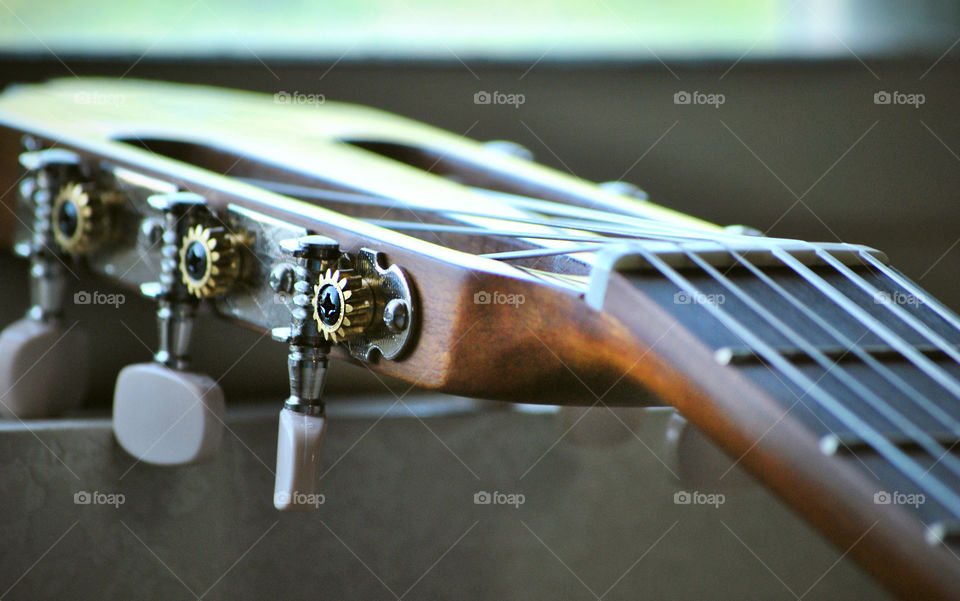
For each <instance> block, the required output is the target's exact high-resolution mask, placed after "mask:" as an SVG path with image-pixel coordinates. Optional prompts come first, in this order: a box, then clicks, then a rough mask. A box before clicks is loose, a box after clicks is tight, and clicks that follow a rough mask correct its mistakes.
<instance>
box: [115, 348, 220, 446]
mask: <svg viewBox="0 0 960 601" xmlns="http://www.w3.org/2000/svg"><path fill="white" fill-rule="evenodd" d="M224 413H225V405H224V400H223V391H222V390H221V389H220V386H219V385H218V384H217V383H216V382H215V381H214V380H213V378H211V377H210V376H207V375H204V374H198V373H191V372H185V371H178V370H175V369H172V368H170V367H167V366H166V365H163V364H161V363H157V362H154V363H139V364H135V365H128V366H127V367H125V368H123V370H121V371H120V375H119V376H118V377H117V387H116V390H115V392H114V402H113V430H114V433H115V435H116V437H117V442H119V443H120V446H122V447H123V448H124V449H125V450H126V451H127V452H128V453H130V454H131V455H133V456H134V457H136V458H137V459H139V460H141V461H145V462H147V463H153V464H156V465H185V464H190V463H196V462H198V461H203V460H205V459H209V458H211V457H212V456H214V455H215V454H216V452H217V450H218V449H219V448H220V441H221V439H222V438H223V423H224V422H223V419H224Z"/></svg>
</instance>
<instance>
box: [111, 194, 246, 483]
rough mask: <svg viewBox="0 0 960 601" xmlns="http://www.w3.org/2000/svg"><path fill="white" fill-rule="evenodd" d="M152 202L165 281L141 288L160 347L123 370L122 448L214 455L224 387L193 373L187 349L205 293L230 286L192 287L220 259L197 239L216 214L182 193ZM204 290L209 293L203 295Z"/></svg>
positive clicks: (178, 456) (173, 459) (150, 453)
mask: <svg viewBox="0 0 960 601" xmlns="http://www.w3.org/2000/svg"><path fill="white" fill-rule="evenodd" d="M148 202H149V203H150V205H151V206H152V207H154V208H156V209H158V210H162V211H163V212H164V215H165V225H164V232H163V243H164V244H163V247H162V249H161V254H162V261H161V273H160V280H159V282H151V283H148V284H144V285H143V286H141V291H142V292H143V293H144V294H145V295H147V296H151V297H153V298H154V299H156V301H157V305H158V308H157V324H158V329H159V350H158V351H157V353H156V355H154V361H153V362H152V363H139V364H136V365H129V366H127V367H125V368H124V369H123V370H122V371H121V372H120V375H119V377H118V378H117V385H116V388H115V390H114V396H113V430H114V434H115V435H116V438H117V442H119V443H120V446H122V447H123V448H124V449H125V450H126V451H127V452H128V453H130V454H131V455H133V456H134V457H136V458H138V459H140V460H141V461H145V462H147V463H154V464H159V465H183V464H189V463H194V462H197V461H201V460H204V459H207V458H209V457H211V456H213V455H214V454H215V453H216V451H217V449H218V448H219V446H220V441H221V440H222V438H223V423H224V422H223V416H224V413H225V406H224V397H223V391H222V390H221V389H220V386H219V384H217V382H216V381H214V380H213V379H212V378H210V377H209V376H207V375H205V374H201V373H195V372H191V371H188V367H189V365H190V360H189V356H188V351H189V346H190V338H191V334H192V332H193V322H194V319H195V317H196V311H197V305H198V302H199V297H201V296H210V295H211V294H212V293H213V291H214V290H217V291H222V290H224V289H225V287H223V288H220V287H215V286H210V287H209V289H208V288H206V287H205V286H200V285H194V286H191V284H192V283H193V284H196V282H194V281H193V280H192V279H191V278H192V277H193V276H194V275H197V276H198V277H207V276H209V275H210V274H211V273H212V270H213V266H215V265H216V261H217V258H216V257H214V256H213V250H214V249H213V246H211V245H208V244H206V245H205V244H201V243H200V242H203V241H209V238H204V239H203V240H200V239H195V238H196V234H197V233H198V232H202V231H203V229H204V225H203V224H204V222H205V221H206V220H208V218H209V217H210V215H209V214H208V213H207V212H206V211H207V209H206V206H205V202H204V199H203V198H202V197H200V196H198V195H196V194H191V193H187V192H178V193H175V194H163V195H157V196H152V197H150V199H148ZM198 228H199V229H198ZM201 238H202V237H201ZM195 242H196V243H197V244H199V246H198V247H197V248H194V247H193V244H194V243H195ZM188 249H189V252H187V250H188ZM231 258H233V257H232V256H231ZM237 261H239V258H237ZM200 289H203V290H204V292H205V293H204V294H197V291H198V290H200ZM206 292H210V293H211V294H206Z"/></svg>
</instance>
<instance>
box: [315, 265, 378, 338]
mask: <svg viewBox="0 0 960 601" xmlns="http://www.w3.org/2000/svg"><path fill="white" fill-rule="evenodd" d="M313 319H314V320H315V321H316V322H317V327H318V328H320V331H321V332H322V333H323V337H324V339H326V340H329V341H331V342H341V341H345V340H351V339H353V338H356V337H357V336H359V335H360V334H361V333H362V332H363V330H364V328H366V327H367V326H368V325H370V322H371V321H373V293H372V292H371V291H370V287H369V286H367V285H366V284H364V283H363V278H362V277H361V276H359V275H356V274H352V273H350V272H347V271H343V272H341V271H340V270H339V269H335V270H331V269H328V270H327V271H326V273H324V274H323V275H322V276H320V278H319V279H318V280H317V284H316V286H314V288H313Z"/></svg>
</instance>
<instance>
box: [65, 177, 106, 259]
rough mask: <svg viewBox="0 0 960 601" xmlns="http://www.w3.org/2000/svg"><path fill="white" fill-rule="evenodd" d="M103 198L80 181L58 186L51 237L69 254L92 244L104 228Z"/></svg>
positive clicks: (89, 247) (98, 238) (87, 247)
mask: <svg viewBox="0 0 960 601" xmlns="http://www.w3.org/2000/svg"><path fill="white" fill-rule="evenodd" d="M104 209H105V207H104V201H103V199H102V198H101V197H100V195H98V194H96V193H94V192H92V191H90V190H89V189H88V187H87V186H84V184H81V183H79V182H69V183H67V184H65V185H64V186H63V187H62V188H60V192H59V193H58V194H57V197H56V199H55V200H54V201H53V215H52V224H51V225H52V226H53V237H54V240H56V242H57V245H58V246H60V248H61V249H62V250H63V251H64V252H66V253H69V254H71V255H73V254H80V253H84V252H86V251H88V250H91V249H92V248H94V247H95V246H96V245H97V244H98V243H99V242H100V241H101V240H102V239H103V238H104V236H105V234H106V232H107V229H108V228H107V223H106V214H105V210H104Z"/></svg>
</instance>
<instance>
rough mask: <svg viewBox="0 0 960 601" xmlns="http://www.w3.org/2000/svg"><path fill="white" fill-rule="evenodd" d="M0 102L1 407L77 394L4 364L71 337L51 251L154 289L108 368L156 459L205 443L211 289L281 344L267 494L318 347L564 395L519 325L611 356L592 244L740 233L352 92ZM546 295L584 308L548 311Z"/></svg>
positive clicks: (311, 409)
mask: <svg viewBox="0 0 960 601" xmlns="http://www.w3.org/2000/svg"><path fill="white" fill-rule="evenodd" d="M281 100H282V99H281ZM0 122H2V125H3V129H2V133H3V137H4V141H5V143H7V144H11V143H12V141H13V140H16V141H17V142H19V144H20V145H21V146H22V148H21V154H20V165H21V167H22V171H21V174H20V175H21V177H20V179H19V181H18V186H19V190H20V201H19V203H18V206H17V208H16V223H15V224H14V225H15V228H14V232H13V235H12V245H13V247H14V250H15V252H17V253H18V254H20V255H21V256H24V257H26V258H29V259H30V260H31V263H32V265H33V268H32V271H31V273H32V275H31V290H32V303H33V307H32V308H31V310H30V313H29V315H28V316H27V317H26V318H24V319H23V320H21V322H18V323H17V324H15V325H14V326H11V327H10V328H8V329H7V330H6V334H5V335H4V337H3V338H2V340H0V346H2V347H3V349H4V351H5V353H4V356H5V357H6V359H5V361H6V364H5V367H6V368H7V369H6V372H5V373H6V374H7V380H8V381H9V383H16V386H14V389H13V390H12V392H11V393H10V394H9V395H8V397H7V400H6V406H7V410H8V412H9V413H11V414H14V415H17V416H21V417H25V416H29V415H38V414H49V413H56V412H58V411H63V410H65V409H66V408H69V407H70V406H72V405H74V404H75V403H76V402H77V400H78V399H79V398H80V397H81V395H82V387H81V386H79V385H78V384H79V382H78V380H74V381H73V382H72V383H71V385H70V386H66V387H64V389H63V390H58V391H56V394H51V391H50V390H48V388H49V386H43V384H44V383H45V382H47V381H48V380H49V379H48V378H46V377H45V376H44V375H42V374H41V372H40V371H39V370H38V371H36V372H34V373H33V374H32V376H27V374H26V373H20V371H23V369H22V368H21V367H18V366H22V365H24V364H25V363H24V362H25V361H26V360H27V358H35V356H36V355H37V354H38V353H39V352H40V350H43V349H45V348H46V347H47V346H49V343H50V342H51V340H53V339H57V338H58V337H60V336H65V337H67V338H68V339H69V340H70V343H69V344H65V345H61V348H64V349H69V355H67V356H71V357H75V356H84V355H85V353H84V352H83V351H82V350H80V347H81V346H82V344H83V341H82V340H80V339H79V337H78V336H77V335H73V334H71V335H69V336H67V334H68V332H66V331H65V329H66V328H65V327H64V324H63V321H62V319H61V315H62V312H63V302H64V299H63V289H64V287H65V286H64V284H65V278H66V275H65V273H64V272H65V270H69V269H77V270H80V269H83V270H85V271H88V272H91V273H93V274H96V275H98V276H102V277H105V278H107V279H110V280H112V281H114V282H115V283H116V284H118V285H120V286H123V287H125V288H128V289H131V290H135V291H138V292H140V293H142V294H143V295H145V296H147V297H149V298H152V299H154V300H155V302H156V304H157V323H158V333H159V336H158V344H157V348H156V354H155V357H154V361H153V362H150V363H145V364H137V365H131V366H128V367H127V368H125V369H124V370H123V371H122V372H121V373H120V375H119V378H118V381H117V386H116V391H115V397H114V424H115V431H116V435H117V439H118V441H119V442H120V444H121V445H122V446H123V447H124V448H125V449H127V450H128V451H129V452H131V453H132V454H133V455H135V456H136V457H138V459H141V460H144V461H147V462H150V463H156V464H182V463H188V462H192V461H199V460H203V459H205V458H208V457H210V456H211V455H212V454H213V453H214V452H215V451H216V449H217V447H218V445H219V441H220V438H221V436H222V433H221V432H222V422H223V416H224V398H223V396H224V395H223V393H222V391H221V389H220V386H219V384H218V382H216V381H214V380H212V379H211V378H210V377H209V376H206V375H204V374H201V373H195V372H193V371H191V360H190V342H191V337H192V334H193V329H194V328H193V326H194V323H195V321H196V319H197V316H198V310H199V308H200V307H201V305H209V306H211V307H212V308H214V309H215V312H216V313H217V314H219V315H220V316H222V317H225V318H227V319H229V320H232V321H235V322H237V323H239V324H241V325H244V326H247V327H250V328H254V329H256V330H259V331H262V332H269V333H271V335H272V337H273V338H274V339H275V340H278V341H281V342H283V343H285V344H287V345H288V347H289V358H288V366H289V369H288V374H287V379H288V381H289V388H290V395H289V397H288V398H287V400H286V402H285V404H284V408H283V410H282V412H281V421H280V424H281V431H280V447H279V449H278V456H279V457H280V463H281V466H280V468H279V469H278V488H277V493H278V496H277V499H276V501H277V505H278V507H281V506H282V507H288V506H291V505H296V504H297V503H296V498H297V495H296V494H295V493H297V492H304V493H307V492H310V490H312V488H313V487H315V486H316V482H315V480H316V469H317V467H318V465H319V451H318V449H319V445H320V441H321V439H322V437H323V432H324V431H325V427H326V423H325V417H324V411H323V400H322V391H323V383H324V378H325V373H326V367H327V361H328V356H332V357H335V358H340V359H348V360H351V361H356V362H363V363H367V364H368V365H370V366H372V367H373V368H374V369H376V370H378V371H380V372H382V373H385V374H388V375H392V376H397V377H400V378H403V379H406V380H407V381H409V382H412V383H416V384H419V385H422V386H426V387H430V388H435V389H440V390H445V391H448V392H455V393H462V394H473V395H477V396H487V397H494V398H505V399H521V398H522V399H524V400H529V393H530V391H531V390H533V389H539V390H540V394H541V395H544V396H548V397H549V398H551V399H555V398H557V397H555V396H554V395H555V393H557V392H558V391H561V390H563V389H564V388H569V386H568V384H569V383H570V375H569V374H567V373H566V372H565V370H564V369H563V368H562V364H564V361H563V360H561V361H560V363H559V364H556V365H549V366H547V365H544V366H541V367H538V368H531V367H530V366H524V365H523V364H522V362H521V358H522V357H523V356H524V354H525V353H529V352H531V351H533V350H534V349H533V348H532V346H531V345H532V344H537V343H535V342H533V340H540V341H547V342H552V343H556V344H558V345H559V348H563V349H566V350H565V351H563V352H565V353H569V354H570V355H571V357H570V358H567V360H568V361H569V362H571V363H574V364H576V363H577V362H581V363H583V365H584V366H586V367H589V368H591V371H592V372H593V373H594V374H595V375H594V376H593V377H596V378H597V379H598V380H599V379H603V378H608V377H609V372H610V368H609V367H605V366H604V363H605V362H606V357H605V355H604V353H605V352H607V351H603V352H596V353H594V352H588V353H584V352H582V350H581V351H577V349H578V348H579V349H583V348H591V347H597V346H598V343H599V346H604V344H603V342H604V341H605V340H609V339H611V337H612V336H613V334H612V333H611V332H610V330H609V325H608V324H606V323H604V318H603V316H602V313H601V312H599V311H592V310H590V309H589V308H588V307H587V306H586V305H584V304H583V302H582V298H583V296H584V295H585V293H586V290H587V282H588V280H589V275H590V273H591V270H592V266H593V264H594V262H595V261H596V259H597V257H598V256H600V255H599V254H598V253H599V251H602V250H603V249H605V248H608V247H610V246H614V245H616V244H618V243H622V242H623V241H625V240H635V239H638V238H639V239H647V240H656V239H665V240H666V239H674V238H676V237H679V238H681V239H686V238H689V237H693V238H702V237H710V236H714V235H721V236H726V237H731V236H733V237H737V236H739V234H736V233H729V232H728V233H724V231H723V230H722V229H720V228H717V227H716V226H712V225H710V224H707V223H704V222H701V221H698V220H695V219H692V218H689V217H686V216H683V215H681V214H678V213H675V212H673V211H669V210H667V209H663V208H661V207H658V206H657V205H654V204H653V203H650V202H649V201H648V200H647V199H646V198H645V197H644V195H643V193H642V192H641V191H639V190H638V189H636V188H634V187H631V186H628V185H625V184H619V183H618V184H611V185H605V186H595V185H592V184H589V183H587V182H583V181H581V180H579V179H577V178H573V177H569V176H566V175H563V174H560V173H557V172H555V171H553V170H550V169H547V168H544V167H541V166H539V165H537V164H535V163H533V162H531V161H530V160H529V157H527V156H524V153H523V152H520V151H518V149H517V148H516V147H515V146H513V145H510V144H505V143H493V144H489V145H483V144H479V143H476V142H472V141H469V140H466V139H463V138H460V137H457V136H454V135H451V134H448V133H446V132H442V131H438V130H435V129H432V128H430V127H427V126H424V125H421V124H419V123H414V122H411V121H407V120H404V119H402V118H399V117H395V116H392V115H388V114H385V113H381V112H378V111H375V110H371V109H365V108H361V107H355V106H349V105H337V104H335V103H329V104H326V105H324V106H323V107H322V110H317V109H316V108H315V107H303V106H290V105H287V104H284V103H283V102H278V101H277V99H276V98H271V97H269V96H264V95H258V94H251V93H244V92H235V91H224V90H215V89H210V88H202V87H191V86H176V85H169V84H159V83H149V82H129V81H128V82H119V81H111V80H60V81H54V82H50V83H47V84H42V85H30V86H20V87H17V88H14V89H12V90H10V91H8V92H7V93H5V94H4V96H3V97H0ZM550 315H554V316H561V318H563V316H567V317H566V318H567V319H572V320H576V321H577V322H578V323H580V325H581V326H582V327H581V328H580V329H579V330H578V332H577V333H573V334H572V335H571V333H561V332H558V331H556V329H554V328H551V327H549V326H550V323H551V322H550V319H551V318H550V317H549V316H550ZM531 333H533V336H532V337H531V336H530V334H531ZM465 337H467V338H468V339H467V340H466V343H465V344H461V342H462V341H463V339H464V338H465ZM38 349H39V350H38ZM66 361H67V359H59V362H60V363H59V364H57V362H56V361H55V360H54V358H51V359H50V365H49V366H48V368H47V370H46V371H51V370H52V371H65V370H66V368H67V366H66ZM73 367H74V368H76V364H75V362H74V363H73ZM18 370H20V371H18ZM49 398H54V399H56V400H57V403H58V404H57V406H54V407H51V406H49V405H44V401H43V399H49ZM305 446H306V447H309V448H312V449H314V450H313V451H311V452H308V453H305V452H303V449H304V448H305ZM294 458H300V459H298V460H296V461H295V460H294ZM308 489H309V490H308Z"/></svg>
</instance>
